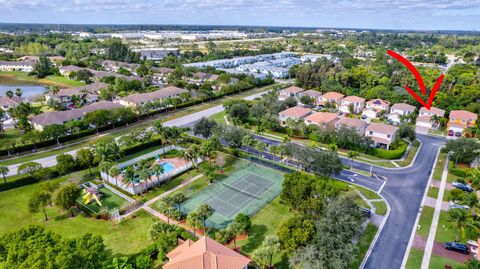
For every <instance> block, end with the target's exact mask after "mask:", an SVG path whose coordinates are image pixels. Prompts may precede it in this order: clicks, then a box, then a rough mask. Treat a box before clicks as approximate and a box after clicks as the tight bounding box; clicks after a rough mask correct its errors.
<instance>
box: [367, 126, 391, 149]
mask: <svg viewBox="0 0 480 269" xmlns="http://www.w3.org/2000/svg"><path fill="white" fill-rule="evenodd" d="M397 131H398V127H395V126H392V125H388V124H385V123H371V124H370V125H369V126H368V127H367V128H366V130H365V136H367V137H371V138H372V140H373V143H374V146H376V147H382V148H386V149H389V148H390V145H391V144H392V143H393V142H394V141H395V138H396V135H397Z"/></svg>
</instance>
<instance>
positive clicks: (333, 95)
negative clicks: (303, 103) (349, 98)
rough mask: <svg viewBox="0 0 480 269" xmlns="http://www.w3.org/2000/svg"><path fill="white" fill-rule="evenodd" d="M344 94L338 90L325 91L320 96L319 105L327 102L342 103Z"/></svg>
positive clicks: (337, 104)
mask: <svg viewBox="0 0 480 269" xmlns="http://www.w3.org/2000/svg"><path fill="white" fill-rule="evenodd" d="M344 96H345V95H343V94H341V93H338V92H327V93H325V94H323V95H322V96H321V97H320V102H319V104H320V105H326V104H327V103H330V104H333V105H335V106H337V107H338V106H339V105H340V104H341V103H342V99H343V97H344Z"/></svg>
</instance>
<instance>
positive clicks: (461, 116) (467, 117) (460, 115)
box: [450, 110, 478, 120]
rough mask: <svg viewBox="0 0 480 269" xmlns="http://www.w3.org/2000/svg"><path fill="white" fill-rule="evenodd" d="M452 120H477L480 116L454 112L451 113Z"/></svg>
mask: <svg viewBox="0 0 480 269" xmlns="http://www.w3.org/2000/svg"><path fill="white" fill-rule="evenodd" d="M450 119H459V120H477V119H478V115H477V114H475V113H472V112H470V111H466V110H452V111H450Z"/></svg>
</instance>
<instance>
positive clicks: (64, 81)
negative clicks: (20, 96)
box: [0, 72, 85, 88]
mask: <svg viewBox="0 0 480 269" xmlns="http://www.w3.org/2000/svg"><path fill="white" fill-rule="evenodd" d="M0 80H2V81H7V82H10V83H12V84H19V83H22V84H43V85H46V86H58V87H62V88H72V87H78V86H82V85H85V83H83V82H80V81H76V80H70V79H68V78H66V77H63V76H54V75H52V76H47V77H46V78H42V79H39V78H37V77H35V76H29V75H28V73H25V72H0Z"/></svg>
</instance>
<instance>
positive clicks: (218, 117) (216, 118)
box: [210, 111, 227, 125]
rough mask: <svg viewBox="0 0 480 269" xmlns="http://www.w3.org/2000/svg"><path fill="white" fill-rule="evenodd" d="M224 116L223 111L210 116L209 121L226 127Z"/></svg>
mask: <svg viewBox="0 0 480 269" xmlns="http://www.w3.org/2000/svg"><path fill="white" fill-rule="evenodd" d="M224 116H225V111H222V112H220V113H217V114H213V115H212V116H210V119H212V120H214V121H216V122H217V123H220V124H224V125H226V124H227V122H226V121H225V118H224Z"/></svg>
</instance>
